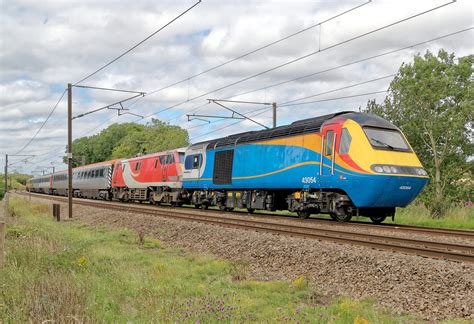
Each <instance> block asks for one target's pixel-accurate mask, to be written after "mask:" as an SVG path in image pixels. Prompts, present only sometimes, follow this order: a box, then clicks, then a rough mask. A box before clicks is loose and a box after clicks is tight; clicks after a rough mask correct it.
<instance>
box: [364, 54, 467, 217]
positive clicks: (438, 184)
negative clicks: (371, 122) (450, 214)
mask: <svg viewBox="0 0 474 324" xmlns="http://www.w3.org/2000/svg"><path fill="white" fill-rule="evenodd" d="M456 61H457V62H456ZM473 63H474V55H470V56H466V57H462V58H459V59H456V58H455V56H454V54H448V53H447V52H445V51H444V50H440V51H439V52H438V55H437V56H435V55H433V54H432V53H430V52H429V51H428V52H426V54H425V55H424V56H421V55H419V54H418V55H416V56H415V58H414V62H413V63H409V64H405V63H404V64H403V65H402V66H401V67H400V70H399V72H398V74H397V75H396V76H395V78H394V80H393V81H392V82H391V84H390V89H389V93H388V96H387V97H386V99H385V101H384V102H383V103H380V104H378V103H376V102H375V100H373V101H369V103H368V104H367V112H369V113H374V114H377V115H379V116H382V117H384V118H386V119H388V120H390V121H392V122H393V123H394V124H395V125H397V126H398V127H400V128H401V129H402V131H403V132H404V134H405V136H406V137H407V138H408V140H409V142H410V144H411V145H412V147H413V149H414V150H415V152H416V153H417V154H418V156H419V157H420V159H421V161H422V163H423V165H424V167H425V168H426V169H427V171H428V173H429V175H430V177H431V179H432V180H431V182H430V184H429V185H428V186H427V188H426V190H425V191H424V193H423V196H422V199H423V200H424V202H425V203H426V205H427V206H428V207H429V208H430V210H431V214H432V216H433V217H440V216H443V215H444V214H445V213H446V211H447V210H448V209H449V207H450V205H451V204H452V203H453V202H460V201H467V200H469V199H472V196H473V195H474V183H473V181H472V174H473V171H474V163H473V161H470V162H469V161H468V159H469V158H470V157H472V155H473V154H474V139H473V135H474V131H473V122H472V120H473V119H472V117H473V112H474V109H473V106H474V88H473V81H472V75H473V73H474V69H473Z"/></svg>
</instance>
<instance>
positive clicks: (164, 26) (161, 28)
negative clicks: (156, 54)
mask: <svg viewBox="0 0 474 324" xmlns="http://www.w3.org/2000/svg"><path fill="white" fill-rule="evenodd" d="M199 3H201V0H198V2H196V3H195V4H193V5H192V6H191V7H189V8H188V9H186V10H185V11H183V12H182V13H180V14H179V15H178V16H176V17H175V18H173V19H172V20H170V21H169V22H167V23H166V24H165V25H163V26H162V27H160V28H159V29H158V30H156V31H155V32H153V33H152V34H150V35H149V36H147V37H146V38H145V39H143V40H141V41H140V42H138V43H137V44H135V45H134V46H132V47H131V48H129V49H128V50H126V51H125V52H123V53H122V54H120V55H119V56H117V57H115V58H114V59H112V60H111V61H110V62H108V63H107V64H105V65H104V66H102V67H100V68H99V69H97V70H95V71H94V72H92V73H90V74H89V75H87V76H86V77H84V78H82V79H81V80H79V81H77V82H76V83H74V84H73V86H77V85H78V84H79V83H82V82H83V81H85V80H87V79H89V78H90V77H92V76H93V75H95V74H97V73H98V72H100V71H102V70H103V69H105V68H106V67H108V66H110V65H111V64H112V63H114V62H116V61H117V60H119V59H120V58H122V57H123V56H125V55H126V54H128V53H130V52H131V51H133V50H134V49H135V48H137V47H138V46H140V45H141V44H143V43H144V42H146V41H147V40H149V39H150V38H152V37H153V36H155V35H156V34H158V33H159V32H160V31H162V30H163V29H165V28H166V27H168V26H169V25H171V24H172V23H173V22H175V21H176V20H177V19H179V18H180V17H182V16H183V15H185V14H186V13H187V12H189V11H190V10H192V9H193V8H194V7H196V6H197V5H198V4H199ZM66 92H67V89H64V91H63V93H62V94H61V96H60V98H59V100H58V102H57V104H56V105H55V106H54V107H53V109H52V110H51V112H50V113H49V114H48V116H47V118H46V120H45V121H44V123H43V124H42V125H41V127H40V128H39V129H38V131H37V132H36V133H35V135H33V137H32V138H31V139H30V140H29V141H28V142H27V143H26V144H25V145H24V146H23V147H22V148H21V149H20V150H19V151H18V152H17V153H15V154H18V153H20V152H22V151H23V150H24V149H25V148H27V147H28V146H29V145H30V144H31V142H32V141H33V140H34V139H35V138H36V136H37V135H38V134H39V132H40V131H41V130H42V129H43V127H44V126H45V125H46V123H47V122H48V120H49V119H50V118H51V116H52V115H53V113H54V112H55V110H56V108H57V106H58V105H59V103H60V102H61V100H62V99H63V97H64V95H65V94H66Z"/></svg>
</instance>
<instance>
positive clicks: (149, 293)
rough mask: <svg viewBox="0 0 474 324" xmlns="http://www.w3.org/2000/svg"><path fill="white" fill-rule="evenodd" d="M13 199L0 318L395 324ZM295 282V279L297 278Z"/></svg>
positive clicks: (360, 305)
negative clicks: (58, 217)
mask: <svg viewBox="0 0 474 324" xmlns="http://www.w3.org/2000/svg"><path fill="white" fill-rule="evenodd" d="M25 202H26V200H24V199H18V198H12V199H11V204H10V206H11V208H12V209H13V211H14V214H15V215H16V217H15V218H11V219H10V221H11V222H13V223H10V224H8V226H7V239H6V252H7V254H6V255H7V258H6V264H5V267H4V268H3V269H0V287H2V289H0V319H1V321H3V322H5V323H17V322H20V323H21V322H35V323H36V322H38V323H40V322H43V321H46V320H48V321H54V322H60V323H61V322H87V323H89V322H90V323H96V322H99V323H104V322H105V323H128V322H130V323H132V322H133V323H154V322H156V323H174V322H189V323H197V322H200V323H214V322H217V321H224V322H228V323H232V322H233V323H240V322H282V321H288V322H331V323H354V322H355V321H356V320H357V323H366V322H370V323H403V322H404V321H406V318H400V317H398V318H393V317H391V316H390V315H387V314H386V313H384V312H382V311H380V310H378V309H377V308H376V307H374V306H373V303H372V302H368V301H361V302H358V301H352V300H350V299H347V298H344V299H342V300H337V301H335V302H334V303H333V304H331V303H329V306H328V307H327V308H326V306H325V305H326V304H328V301H327V300H325V301H322V300H321V299H322V297H321V296H319V295H317V294H315V293H314V292H312V291H311V290H310V288H309V287H307V285H306V284H304V285H303V284H299V285H298V287H293V286H292V285H291V284H289V283H285V282H261V281H250V280H244V279H243V278H245V273H242V272H243V271H244V269H241V268H240V267H238V266H236V265H235V264H232V263H230V262H227V261H222V260H217V259H215V258H212V257H209V256H203V255H189V254H186V253H183V251H180V250H178V249H173V248H169V247H166V246H164V244H163V243H161V242H159V241H157V240H156V239H152V238H148V237H145V238H144V240H143V241H141V240H140V239H139V236H138V235H137V234H136V233H133V232H131V231H129V230H123V229H122V230H108V229H105V228H98V227H95V228H91V227H87V226H84V225H82V224H81V223H79V222H77V221H73V222H61V223H58V222H55V221H54V220H53V219H52V217H51V215H50V211H49V209H50V208H49V206H48V205H45V204H38V203H35V202H29V203H25ZM300 281H301V282H303V281H304V280H300Z"/></svg>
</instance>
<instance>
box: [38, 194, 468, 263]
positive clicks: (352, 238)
mask: <svg viewBox="0 0 474 324" xmlns="http://www.w3.org/2000/svg"><path fill="white" fill-rule="evenodd" d="M41 197H42V198H43V197H44V198H46V199H49V200H58V201H65V199H63V198H62V197H51V196H43V195H41ZM75 203H77V204H80V205H84V206H90V207H98V208H105V209H108V210H110V209H113V210H120V211H128V212H134V213H143V214H149V215H154V216H160V217H165V218H171V219H184V220H192V221H197V222H201V223H207V224H211V225H219V226H225V227H233V228H240V229H245V230H257V231H264V232H268V233H275V234H281V235H289V236H296V237H305V238H311V239H317V240H325V241H332V242H337V243H345V244H348V243H349V244H356V245H360V246H365V247H370V248H373V249H377V250H390V251H395V252H402V253H407V254H415V255H418V256H423V257H430V258H436V259H445V260H453V261H460V262H469V263H474V246H473V245H461V244H452V243H441V242H435V241H426V240H416V239H405V238H400V237H392V236H384V235H376V234H368V233H355V232H350V231H349V232H348V231H340V230H336V229H321V228H314V227H303V226H299V225H289V224H282V223H274V222H263V221H257V220H250V219H242V218H232V217H228V216H226V217H216V216H211V215H204V214H196V213H190V212H189V211H185V210H178V209H173V213H169V211H170V209H166V210H165V209H159V208H154V207H151V206H149V205H148V206H144V205H130V204H123V203H115V202H104V201H100V202H99V201H89V200H81V199H75Z"/></svg>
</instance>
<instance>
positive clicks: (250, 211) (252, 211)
mask: <svg viewBox="0 0 474 324" xmlns="http://www.w3.org/2000/svg"><path fill="white" fill-rule="evenodd" d="M247 211H248V212H249V214H253V213H254V212H255V208H247Z"/></svg>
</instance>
